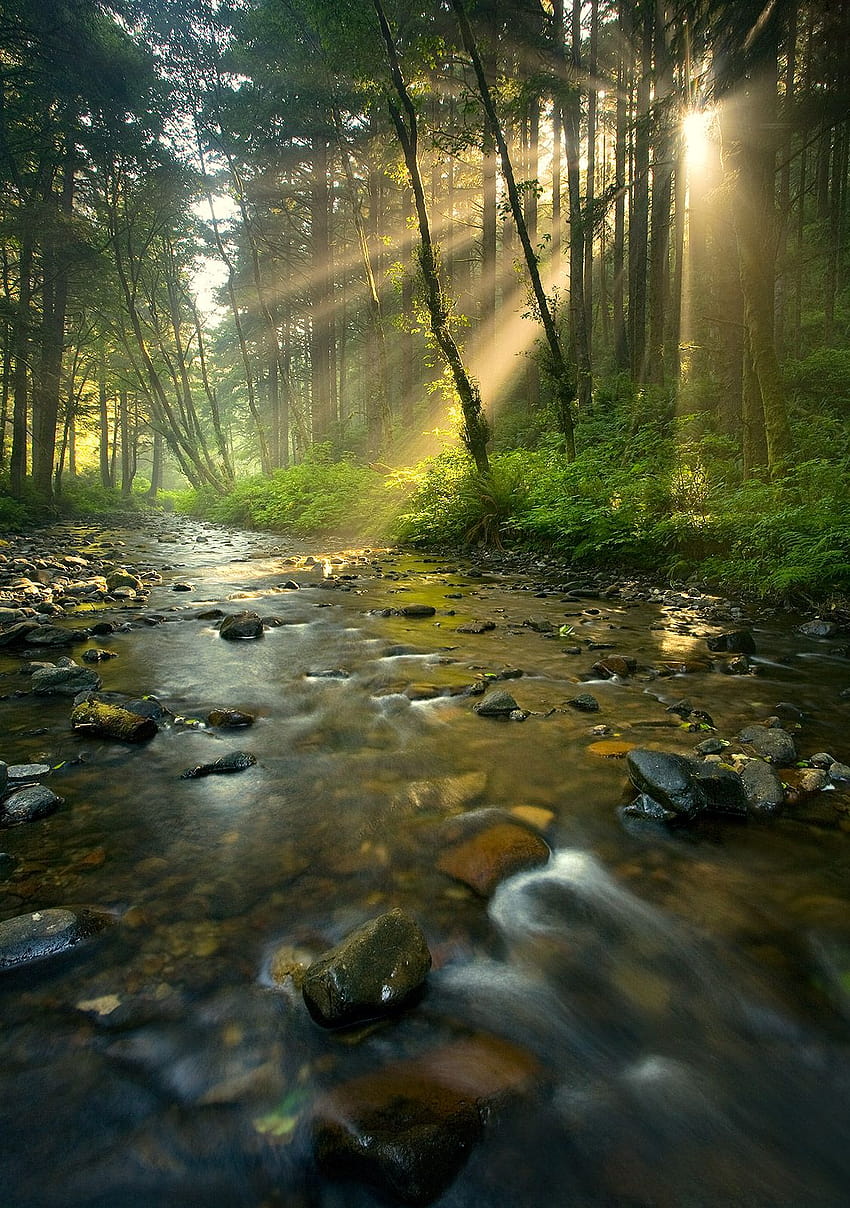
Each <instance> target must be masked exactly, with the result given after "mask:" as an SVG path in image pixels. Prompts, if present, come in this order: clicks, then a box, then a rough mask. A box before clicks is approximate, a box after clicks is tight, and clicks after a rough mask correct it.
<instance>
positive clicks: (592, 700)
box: [567, 692, 599, 713]
mask: <svg viewBox="0 0 850 1208" xmlns="http://www.w3.org/2000/svg"><path fill="white" fill-rule="evenodd" d="M567 704H568V705H569V706H570V708H571V709H577V710H578V711H579V713H598V712H599V701H598V700H597V699H596V697H595V696H594V695H593V694H592V693H590V692H581V693H580V694H579V695H578V696H574V697H573V698H572V700H568V701H567Z"/></svg>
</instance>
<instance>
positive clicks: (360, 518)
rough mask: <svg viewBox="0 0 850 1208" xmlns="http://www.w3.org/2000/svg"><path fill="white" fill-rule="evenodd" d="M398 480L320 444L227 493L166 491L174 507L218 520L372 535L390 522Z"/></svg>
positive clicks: (298, 530)
mask: <svg viewBox="0 0 850 1208" xmlns="http://www.w3.org/2000/svg"><path fill="white" fill-rule="evenodd" d="M397 496H398V484H397V482H396V481H395V480H391V479H388V478H387V477H385V476H382V475H380V474H378V473H377V472H376V471H375V470H371V469H369V468H368V467H366V466H363V465H358V464H357V463H356V462H355V461H353V460H351V459H349V458H344V459H342V460H339V461H335V460H332V458H331V454H330V450H329V448H328V447H327V446H318V447H316V448H314V449H313V450H312V451H311V455H310V456H309V457H308V458H307V459H305V460H304V461H303V462H301V463H299V464H298V465H296V466H290V467H289V468H288V469H285V470H276V471H275V472H274V474H272V475H271V476H269V477H266V476H264V475H261V474H258V475H255V476H253V477H251V478H246V479H243V480H242V481H241V482H238V483H237V484H236V485H235V486H234V487H233V489H232V490H231V491H230V492H228V494H227V495H224V496H218V495H215V493H214V492H212V491H208V490H201V491H197V490H194V491H184V492H173V493H169V494H168V495H167V496H166V497H165V498H166V499H167V501H168V502H169V503H171V505H172V506H173V507H174V509H175V511H178V512H182V513H185V514H188V515H193V516H204V517H205V518H207V519H209V520H213V521H215V522H216V523H219V524H233V525H239V526H241V527H244V528H256V529H268V530H269V531H271V532H278V533H293V534H297V535H299V536H309V535H313V534H324V533H335V534H347V535H358V536H370V537H372V538H373V539H376V538H377V537H378V536H380V535H382V534H383V533H384V532H385V531H386V530H387V529H388V528H389V527H390V524H391V520H392V516H393V514H394V510H395V502H396V498H397Z"/></svg>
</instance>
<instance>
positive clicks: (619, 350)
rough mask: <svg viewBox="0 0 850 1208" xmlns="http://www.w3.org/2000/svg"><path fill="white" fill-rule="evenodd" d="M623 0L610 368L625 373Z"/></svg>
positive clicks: (626, 89)
mask: <svg viewBox="0 0 850 1208" xmlns="http://www.w3.org/2000/svg"><path fill="white" fill-rule="evenodd" d="M626 13H627V7H626V0H619V3H618V24H619V28H620V34H621V36H620V39H619V42H618V45H619V50H618V54H617V107H616V118H615V120H616V133H615V136H614V177H615V180H616V182H617V193H616V197H615V199H614V245H613V248H612V253H611V254H612V271H613V284H612V306H613V310H614V316H613V317H614V365H615V367H616V368H617V369H618V370H619V371H621V372H626V371H627V370H628V368H629V340H628V335H627V329H626V146H627V140H628V96H629V93H630V91H631V80H630V75H629V69H628V66H627V63H626V59H625V53H624V47H625V45H626V25H627V18H626Z"/></svg>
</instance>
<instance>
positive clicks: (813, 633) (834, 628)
mask: <svg viewBox="0 0 850 1208" xmlns="http://www.w3.org/2000/svg"><path fill="white" fill-rule="evenodd" d="M797 632H798V633H801V634H803V636H804V637H807V638H834V637H835V636H836V634H838V633H840V628H839V626H838V625H836V623H835V621H824V620H822V619H821V618H820V617H815V618H814V620H812V621H806V622H805V624H803V625H801V626H800V628H799V629H798V631H797Z"/></svg>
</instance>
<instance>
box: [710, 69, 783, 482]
mask: <svg viewBox="0 0 850 1208" xmlns="http://www.w3.org/2000/svg"><path fill="white" fill-rule="evenodd" d="M775 110H776V61H775V59H774V60H773V61H772V63H771V64H770V66H769V67H765V68H764V69H763V71H762V74H761V75H760V76H759V77H758V78H757V79H751V80H750V81H749V86H748V88H746V89H742V88H739V89H738V90H737V92H736V96H735V98H734V100H733V98H731V97H727V98H726V101H725V103H724V105H723V106H722V109H721V139H722V154H723V162H724V169H725V171H726V173H727V180H728V182H729V186H730V189H731V190H732V197H733V202H732V216H733V222H734V227H735V237H736V242H737V246H738V259H739V266H740V272H741V290H742V293H743V296H744V322H745V326H746V330H747V342H748V347H749V352H750V355H751V357H752V363H753V370H754V372H755V376H756V380H757V382H758V387H759V391H760V393H761V401H762V408H763V411H764V430H765V443H766V446H767V466H768V470H769V472H770V473H771V474H776V473H779V472H780V470H781V468H782V465H783V462H784V460H785V458H786V457H787V456H788V455H789V453H790V452H791V429H790V426H789V423H788V413H787V406H786V399H785V389H784V385H783V382H782V375H781V372H780V368H779V359H778V357H777V355H776V344H775V341H774V331H773V305H774V273H775V260H776V213H775V204H774V166H775V150H774V138H775V134H774V131H775Z"/></svg>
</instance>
